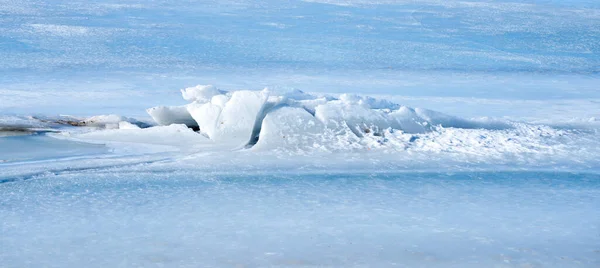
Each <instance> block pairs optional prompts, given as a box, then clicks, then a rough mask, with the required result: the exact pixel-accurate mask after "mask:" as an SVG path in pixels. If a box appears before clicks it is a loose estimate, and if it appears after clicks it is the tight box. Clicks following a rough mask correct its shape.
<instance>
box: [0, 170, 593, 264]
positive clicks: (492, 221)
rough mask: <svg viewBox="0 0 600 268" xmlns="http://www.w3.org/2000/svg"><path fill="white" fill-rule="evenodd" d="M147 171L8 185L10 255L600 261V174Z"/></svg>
mask: <svg viewBox="0 0 600 268" xmlns="http://www.w3.org/2000/svg"><path fill="white" fill-rule="evenodd" d="M142 170H144V169H139V168H134V169H133V170H131V169H129V168H125V169H122V168H121V169H119V168H117V169H115V168H109V169H100V170H90V171H83V172H67V173H63V174H57V175H52V174H49V175H43V176H39V177H37V178H36V179H33V180H27V181H24V182H19V183H4V184H0V202H1V203H2V206H1V207H0V214H1V215H2V225H0V231H2V238H1V240H0V241H1V243H2V246H3V250H2V251H0V259H2V260H3V266H4V267H22V266H46V267H64V266H69V267H79V266H89V267H107V266H119V267H131V266H144V267H146V266H170V267H195V266H210V267H230V266H232V267H235V266H285V267H288V266H335V267H352V266H378V267H388V266H395V265H400V266H427V267H482V266H484V267H493V266H501V267H504V266H508V267H513V266H516V267H521V266H533V267H538V266H541V267H595V266H598V265H599V264H600V263H599V262H598V260H599V258H598V254H599V253H598V250H600V248H599V246H600V245H599V244H598V237H597V233H598V225H597V224H598V220H600V214H599V212H598V209H597V208H598V206H600V184H599V182H600V177H599V176H598V175H593V174H585V173H561V172H492V173H488V172H469V173H460V172H459V173H454V174H452V173H450V174H445V173H437V172H436V173H418V172H417V173H413V172H408V173H395V174H378V173H340V174H323V173H321V172H319V173H316V174H311V173H300V172H286V173H287V174H281V173H270V174H265V173H262V172H261V173H235V172H232V171H229V172H228V173H225V174H224V173H211V172H203V173H198V172H193V171H184V170H178V171H176V170H173V171H171V172H168V173H161V172H156V171H155V170H152V169H150V170H146V171H142ZM24 256H26V257H24Z"/></svg>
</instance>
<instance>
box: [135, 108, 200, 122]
mask: <svg viewBox="0 0 600 268" xmlns="http://www.w3.org/2000/svg"><path fill="white" fill-rule="evenodd" d="M146 112H147V113H148V114H149V115H150V116H152V119H153V120H154V122H156V123H157V124H159V125H163V126H168V125H171V124H184V125H186V126H189V127H198V123H196V121H194V118H192V116H191V115H190V113H189V112H188V110H187V107H186V106H169V107H167V106H157V107H152V108H149V109H147V110H146Z"/></svg>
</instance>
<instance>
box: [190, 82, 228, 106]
mask: <svg viewBox="0 0 600 268" xmlns="http://www.w3.org/2000/svg"><path fill="white" fill-rule="evenodd" d="M223 93H225V92H224V91H220V90H219V89H217V88H216V87H214V86H212V85H197V86H195V87H188V88H185V89H182V90H181V95H182V96H183V99H185V100H187V101H196V102H200V103H206V102H209V101H210V100H211V98H212V97H213V96H216V95H221V94H223Z"/></svg>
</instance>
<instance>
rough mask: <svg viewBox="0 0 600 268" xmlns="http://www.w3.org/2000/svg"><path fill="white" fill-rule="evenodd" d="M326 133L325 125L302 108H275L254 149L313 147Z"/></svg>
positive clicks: (266, 119) (264, 123)
mask: <svg viewBox="0 0 600 268" xmlns="http://www.w3.org/2000/svg"><path fill="white" fill-rule="evenodd" d="M324 132H325V126H324V125H323V123H321V122H320V121H319V120H317V119H316V118H315V117H314V116H312V115H311V114H310V113H308V112H307V111H306V110H304V109H302V108H298V107H280V108H275V109H274V110H272V111H271V112H269V113H268V114H267V115H266V116H265V118H264V120H263V122H262V127H261V131H260V137H259V140H258V142H257V144H256V145H255V146H254V147H253V148H256V149H266V148H278V147H281V148H289V149H292V150H293V149H294V148H298V149H301V148H305V147H311V146H312V145H313V144H315V142H318V141H317V140H316V139H317V138H319V137H320V136H322V135H323V134H324Z"/></svg>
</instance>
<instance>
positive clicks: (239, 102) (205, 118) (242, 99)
mask: <svg viewBox="0 0 600 268" xmlns="http://www.w3.org/2000/svg"><path fill="white" fill-rule="evenodd" d="M215 97H216V98H215ZM215 97H213V99H215V102H214V103H213V102H212V100H211V102H210V103H204V104H199V103H193V104H191V105H190V106H188V110H189V111H190V114H191V115H192V117H194V119H195V120H196V122H198V125H199V126H200V130H201V131H203V132H204V133H206V134H207V135H208V136H209V137H210V138H211V140H213V141H215V142H217V143H221V144H228V145H231V146H233V147H234V148H238V147H242V146H245V145H247V144H248V143H249V142H250V141H251V140H252V139H253V136H252V135H253V133H254V132H256V131H257V128H260V125H258V126H257V124H260V120H259V118H260V117H261V116H263V110H264V106H265V103H266V102H267V99H268V93H267V92H266V91H260V92H253V91H247V90H241V91H235V92H233V93H232V94H231V98H229V100H228V101H227V102H224V101H223V100H224V99H223V98H222V97H217V96H215ZM223 104H224V106H223V107H221V106H220V105H223Z"/></svg>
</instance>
